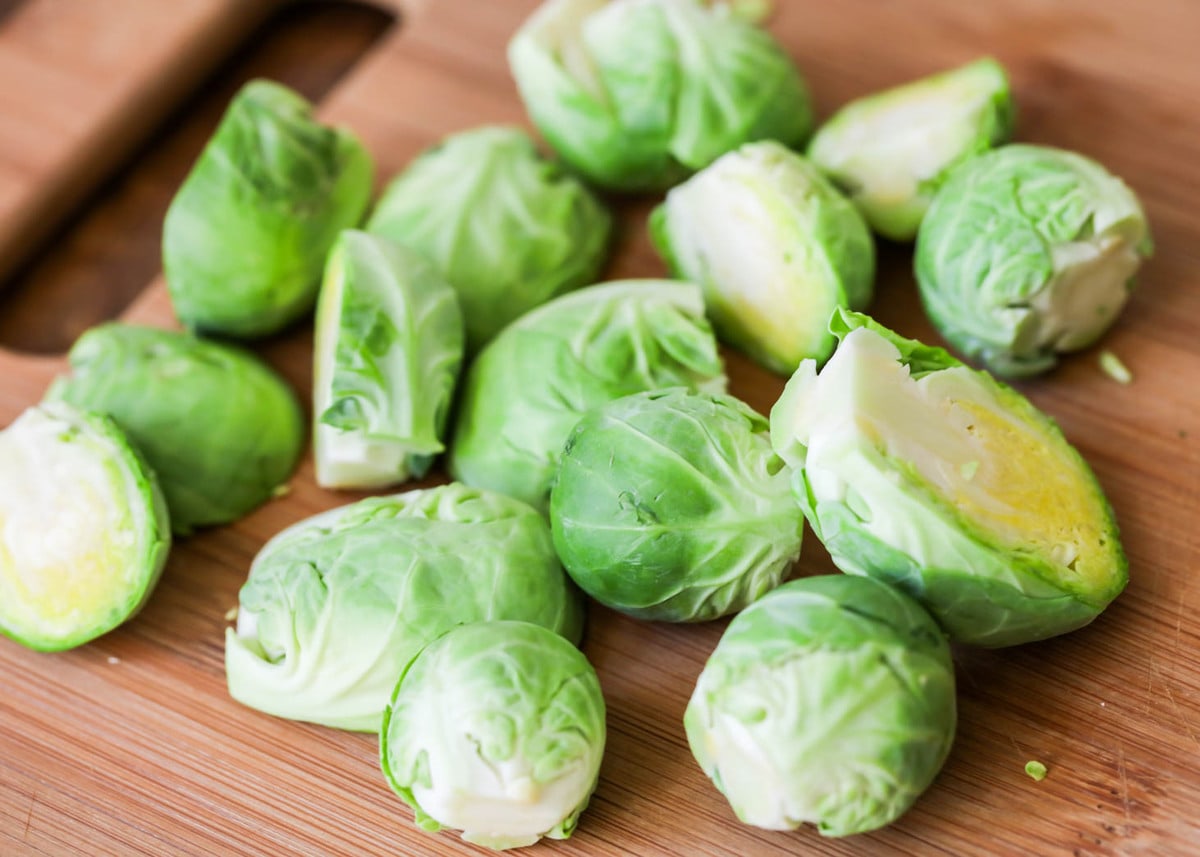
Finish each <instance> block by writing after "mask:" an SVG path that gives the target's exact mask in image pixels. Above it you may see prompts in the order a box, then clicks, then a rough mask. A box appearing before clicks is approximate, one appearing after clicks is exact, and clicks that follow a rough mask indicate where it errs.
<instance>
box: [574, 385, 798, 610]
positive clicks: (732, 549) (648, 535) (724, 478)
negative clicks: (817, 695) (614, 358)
mask: <svg viewBox="0 0 1200 857" xmlns="http://www.w3.org/2000/svg"><path fill="white" fill-rule="evenodd" d="M550 525H551V528H552V532H553V534H554V547H555V549H556V550H557V551H558V555H559V557H560V558H561V559H562V561H563V565H564V566H565V567H566V569H567V571H568V572H569V573H570V575H571V577H572V578H574V580H575V582H576V583H578V584H579V585H580V587H582V589H583V590H584V591H585V592H587V593H588V594H589V595H591V596H592V597H593V598H595V599H596V600H597V601H600V602H601V603H603V604H606V605H607V606H609V607H613V608H615V609H617V610H621V611H624V612H626V613H629V614H631V615H633V616H637V617H640V618H643V619H662V620H666V621H669V622H700V621H705V620H708V619H715V618H717V617H718V616H724V615H726V614H729V613H734V612H736V611H738V610H741V609H742V608H743V607H745V606H746V605H747V604H749V603H750V602H752V601H754V600H755V599H757V598H758V597H759V596H760V595H762V594H763V593H765V592H767V591H768V590H770V589H773V588H774V587H776V586H778V585H779V582H780V580H782V579H783V576H784V574H786V573H787V571H788V569H789V568H790V567H791V565H792V563H793V562H794V561H795V559H796V557H797V556H799V554H800V537H801V535H802V534H803V532H804V517H803V516H802V515H801V514H800V509H799V508H798V507H797V505H796V501H795V500H793V499H792V494H791V480H790V478H789V473H788V471H787V469H786V468H785V467H784V464H783V461H782V460H780V458H779V457H778V456H777V455H775V453H774V451H773V450H772V449H771V440H770V438H769V437H768V435H767V421H766V420H765V419H764V418H763V417H761V416H759V415H758V414H756V413H755V412H754V411H752V410H751V409H750V408H749V407H748V406H747V405H745V404H743V403H742V402H740V401H738V400H737V399H735V398H733V397H732V396H726V395H721V394H707V393H695V392H690V391H688V390H686V389H683V388H674V389H671V390H663V391H655V392H648V393H638V394H636V395H632V396H626V397H624V398H620V399H617V400H615V401H612V402H609V403H608V404H605V405H601V406H600V407H598V408H595V409H594V410H591V411H589V412H588V413H587V414H585V415H584V416H583V418H582V419H581V420H580V421H579V423H578V424H577V425H576V426H575V429H574V430H573V431H572V432H571V436H570V437H569V438H568V440H567V443H566V447H565V448H564V451H563V454H562V459H561V460H560V462H559V466H558V470H557V473H556V477H555V482H554V485H553V488H552V490H551V493H550Z"/></svg>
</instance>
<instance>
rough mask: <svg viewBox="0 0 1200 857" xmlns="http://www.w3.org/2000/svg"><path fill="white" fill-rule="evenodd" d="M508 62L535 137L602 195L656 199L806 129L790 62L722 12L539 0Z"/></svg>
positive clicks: (799, 85) (806, 112) (693, 5)
mask: <svg viewBox="0 0 1200 857" xmlns="http://www.w3.org/2000/svg"><path fill="white" fill-rule="evenodd" d="M508 60H509V65H510V67H511V69H512V73H513V76H514V77H515V78H516V80H517V86H518V88H519V89H520V92H521V97H522V98H523V99H524V101H525V106H526V108H527V109H528V110H529V114H530V116H531V117H532V119H533V122H534V124H535V125H537V127H538V129H539V130H540V131H541V132H542V135H543V136H545V138H546V139H547V140H549V141H550V144H551V145H552V146H554V148H555V149H556V150H557V151H558V153H559V155H561V156H562V158H563V160H565V161H566V162H567V163H568V164H570V165H571V166H572V167H574V168H575V169H576V170H578V171H579V172H580V173H582V174H583V175H584V177H586V178H587V179H588V180H589V181H591V182H594V183H595V184H597V185H600V186H602V187H606V188H612V189H615V190H623V191H654V190H663V189H665V188H668V187H670V186H671V185H673V184H675V183H676V182H678V181H680V180H682V179H684V178H686V177H687V176H688V175H689V174H690V173H692V172H694V171H695V170H698V169H701V168H703V167H705V166H707V165H708V164H710V163H712V162H713V161H714V160H716V159H717V158H718V157H720V156H721V155H723V154H724V153H725V152H729V151H732V150H733V149H736V148H737V147H738V146H740V145H741V144H742V143H746V142H749V141H751V140H766V139H773V140H779V141H780V142H781V143H783V144H785V145H788V146H800V145H802V144H803V143H804V141H805V140H806V139H807V138H808V134H809V132H810V130H811V128H812V108H811V105H810V103H809V97H808V90H807V88H806V87H805V84H804V81H803V79H802V78H801V76H800V73H799V72H798V71H797V70H796V66H795V65H794V64H793V63H792V61H791V58H790V57H788V55H787V53H786V52H785V51H784V50H783V48H782V47H781V46H780V45H779V44H778V43H777V42H776V41H775V39H774V38H773V37H772V36H771V35H770V33H768V32H767V31H765V30H762V29H759V28H758V27H756V26H754V25H753V24H751V23H749V21H747V20H745V19H744V17H742V16H739V15H735V14H732V13H731V12H730V10H729V8H728V7H727V6H725V5H724V4H714V5H709V4H707V3H703V2H700V0H613V2H608V0H548V2H546V3H544V4H543V5H542V6H541V8H539V9H538V10H537V11H536V12H535V13H534V14H533V15H532V16H531V17H530V18H529V20H528V21H526V23H525V24H524V25H523V26H522V27H521V29H520V30H518V31H517V33H516V35H515V36H514V37H513V39H512V41H511V42H510V43H509V46H508Z"/></svg>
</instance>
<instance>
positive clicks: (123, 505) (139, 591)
mask: <svg viewBox="0 0 1200 857" xmlns="http://www.w3.org/2000/svg"><path fill="white" fill-rule="evenodd" d="M39 422H40V423H45V424H57V425H59V426H60V427H61V428H59V429H58V431H57V435H56V437H55V444H56V445H63V446H65V445H73V446H75V447H77V448H78V447H81V446H84V447H86V448H87V451H88V454H89V455H94V456H95V457H96V458H97V459H98V460H99V461H101V462H102V463H103V466H104V469H105V470H106V471H107V474H106V475H107V476H108V477H109V480H110V481H109V484H108V485H86V484H76V485H75V486H74V488H75V492H74V493H77V492H106V493H107V496H105V497H99V496H98V497H97V499H96V502H104V503H105V505H106V506H107V507H108V508H109V509H121V510H123V511H124V512H125V514H124V515H123V516H122V526H121V530H120V531H119V532H117V533H106V534H105V535H107V536H108V538H109V539H110V540H112V541H114V542H115V541H117V540H118V538H119V537H121V536H127V537H128V543H127V544H126V545H124V546H123V547H122V549H121V550H120V553H119V555H114V556H111V557H109V558H108V559H109V560H110V562H112V563H114V564H120V565H121V566H122V567H123V568H124V570H125V580H124V582H123V583H124V585H123V586H122V587H121V588H120V589H119V590H114V591H112V592H109V593H107V597H106V598H105V600H104V601H103V602H102V603H96V604H87V605H83V606H82V609H81V612H80V613H79V615H77V616H76V617H75V621H74V623H73V627H72V628H71V629H70V630H69V631H62V632H58V633H46V632H44V631H40V630H39V629H37V628H35V627H31V626H29V625H28V624H27V623H26V622H25V621H24V620H22V619H21V617H20V616H19V615H17V613H18V608H19V609H20V612H25V611H26V610H27V609H28V605H25V604H23V603H22V593H21V592H19V591H17V589H16V588H15V586H12V585H11V581H10V575H11V574H12V571H11V570H10V569H9V568H8V567H7V566H8V564H9V563H10V562H11V561H12V555H11V553H10V551H9V547H8V545H6V544H4V540H3V538H2V537H3V530H2V528H0V633H3V634H5V635H6V636H8V637H11V638H12V639H14V640H16V641H17V642H18V643H21V644H22V645H25V646H28V647H29V648H31V649H36V650H38V651H43V652H57V651H63V650H65V649H71V648H74V647H76V646H81V645H83V644H84V643H87V642H88V641H90V640H93V639H95V638H96V637H99V636H100V635H102V634H105V633H107V632H109V631H111V630H112V629H114V628H116V627H117V626H118V625H120V624H122V623H123V622H125V621H127V620H129V619H130V618H131V617H133V616H134V615H136V614H137V612H138V611H139V610H141V609H142V607H143V606H144V605H145V603H146V601H147V600H148V599H149V598H150V593H151V592H153V591H154V587H155V585H156V584H157V583H158V580H159V577H160V576H161V575H162V570H163V566H164V565H165V564H166V561H167V555H168V553H169V552H170V549H171V527H170V519H169V516H168V512H167V505H166V502H165V501H164V500H163V496H162V492H161V491H160V490H159V486H158V481H157V479H156V478H155V476H154V472H153V471H152V470H151V469H150V468H149V466H148V465H147V464H146V462H145V460H144V459H143V458H142V456H141V455H140V454H139V452H138V451H137V449H136V448H135V447H134V446H133V445H132V444H131V443H130V442H129V439H128V438H127V437H126V436H125V434H124V432H122V431H121V429H120V428H119V427H118V426H117V424H116V423H114V422H113V421H112V420H111V419H109V418H108V417H106V416H104V415H103V414H97V413H90V412H86V411H81V410H78V409H76V408H75V407H74V406H72V405H70V404H67V403H65V402H48V403H44V404H42V405H38V406H35V407H32V408H29V409H28V410H26V411H25V412H24V414H23V415H22V416H21V417H19V418H18V419H17V420H16V421H14V422H13V423H12V424H11V425H10V426H8V428H6V429H5V430H4V431H3V432H0V445H2V444H3V443H4V437H5V436H6V435H7V436H8V438H9V439H11V438H12V437H13V436H15V433H17V432H25V431H31V432H32V431H38V430H39V429H38V428H36V425H37V423H39ZM41 454H42V455H44V456H45V458H46V463H47V464H49V465H51V466H50V467H48V468H46V470H45V472H44V473H43V474H41V475H42V477H43V478H44V479H45V480H47V482H48V483H49V484H43V485H40V486H38V492H37V495H40V496H44V494H43V492H45V491H54V490H60V491H61V490H64V489H65V488H70V487H71V486H70V483H71V482H78V479H79V475H78V474H77V473H75V472H74V471H68V470H66V469H64V468H63V467H59V466H55V465H56V464H57V463H58V462H59V461H60V460H62V459H61V451H60V452H59V453H56V452H55V450H54V449H43V450H42V451H41ZM2 459H3V456H2V455H0V460H2ZM3 476H4V477H5V478H4V482H5V491H12V490H20V483H17V482H16V481H14V474H12V473H7V472H6V473H4V474H3ZM64 483H66V484H64ZM37 495H35V496H30V497H28V498H26V499H27V501H28V502H27V504H26V509H28V508H30V507H34V508H36V507H37V502H38V496H37ZM45 511H47V512H51V511H52V512H54V513H55V514H56V515H59V514H66V513H67V510H66V509H64V508H56V509H53V510H51V509H47V510H45ZM45 523H46V524H47V525H48V526H52V523H51V522H45ZM78 523H79V525H80V526H81V527H82V529H81V530H80V531H78V532H74V533H71V534H70V535H71V537H72V538H74V539H75V543H74V547H75V549H76V550H84V549H86V548H89V547H91V546H92V545H93V537H94V535H95V532H94V529H95V527H94V524H93V522H91V521H87V520H81V521H79V522H78ZM59 535H62V533H61V531H59ZM47 537H49V534H47ZM79 571H80V573H83V572H84V570H82V569H80V570H79ZM61 595H62V596H63V598H64V599H66V598H70V597H72V596H73V593H69V592H64V593H61ZM39 618H40V617H39Z"/></svg>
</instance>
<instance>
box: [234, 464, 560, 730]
mask: <svg viewBox="0 0 1200 857" xmlns="http://www.w3.org/2000/svg"><path fill="white" fill-rule="evenodd" d="M239 602H240V603H239V607H238V618H237V627H236V629H234V628H230V629H228V630H227V631H226V634H225V673H226V677H227V678H228V681H229V693H230V695H231V696H232V697H233V698H234V699H236V700H238V701H239V702H241V703H243V704H244V705H248V706H250V707H251V708H256V709H258V710H260V711H264V712H266V713H268V714H273V715H275V716H277V717H287V718H290V719H293V720H307V721H310V722H313V723H322V724H325V725H326V726H334V727H338V728H341V729H353V730H357V731H361V732H375V731H378V729H379V726H380V722H381V718H382V716H383V710H384V708H385V707H386V706H387V701H388V698H389V696H390V695H391V692H392V690H393V688H394V687H395V684H396V677H397V676H399V675H400V673H401V671H402V670H403V668H404V665H405V664H407V663H408V662H409V661H410V660H412V658H413V656H414V655H416V653H417V652H418V651H419V650H420V649H421V648H422V647H423V646H424V645H426V644H427V643H429V642H430V641H432V640H433V639H435V638H436V637H438V636H440V635H441V634H443V633H445V632H446V631H448V630H450V629H451V628H453V627H454V626H455V625H462V624H466V623H469V622H478V621H483V620H485V619H520V620H524V621H528V622H535V623H537V624H539V625H544V626H545V627H547V628H549V629H550V630H552V631H554V632H556V633H559V634H562V635H563V636H564V637H565V638H567V639H568V640H570V641H571V642H573V643H574V642H577V641H578V640H579V636H580V633H581V631H582V624H583V607H582V604H581V602H580V598H579V593H578V592H577V591H576V590H575V588H574V587H573V586H572V585H571V581H570V580H569V579H568V578H567V576H566V574H565V573H564V572H563V570H562V566H561V565H559V562H558V557H556V556H555V555H554V544H553V542H552V541H551V538H550V527H549V526H548V525H547V524H546V522H545V520H544V519H543V518H542V517H541V515H539V514H538V513H537V512H536V511H534V510H533V509H531V508H530V507H529V506H527V505H525V504H524V503H521V502H519V501H517V500H513V499H511V498H509V497H504V496H502V495H500V494H494V493H491V492H489V491H478V490H475V489H472V488H467V487H465V486H463V485H458V484H450V485H442V486H439V487H437V488H429V489H425V490H417V491H409V492H406V493H403V494H395V495H392V496H390V497H370V498H367V499H365V500H360V501H359V502H357V503H352V504H350V505H348V506H343V507H341V508H337V509H333V510H331V511H329V512H325V513H322V514H319V515H315V516H314V517H312V518H309V519H307V520H304V521H301V522H300V523H298V524H294V525H293V526H291V527H289V528H288V529H286V530H284V531H283V532H281V533H279V534H278V535H277V536H275V537H274V538H273V539H271V541H269V542H267V544H266V545H265V546H264V547H263V549H262V550H261V551H260V552H259V554H258V556H257V557H255V559H254V563H253V564H252V565H251V567H250V575H249V578H248V579H247V581H246V584H245V585H244V586H243V587H242V590H241V594H240V596H239Z"/></svg>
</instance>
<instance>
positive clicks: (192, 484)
mask: <svg viewBox="0 0 1200 857" xmlns="http://www.w3.org/2000/svg"><path fill="white" fill-rule="evenodd" d="M68 359H69V361H70V366H71V370H70V372H69V373H68V374H65V375H62V376H60V377H59V378H57V379H55V381H54V383H53V384H51V385H50V389H49V390H48V391H47V392H46V398H47V400H49V401H59V400H61V401H66V402H70V403H71V404H73V405H76V406H77V407H80V408H86V409H88V410H93V411H99V412H101V413H105V414H108V415H109V416H111V417H112V418H113V419H114V420H115V421H116V423H117V424H118V425H119V426H120V427H121V428H122V430H124V432H125V433H126V434H127V435H128V436H129V438H130V440H132V441H133V442H134V443H135V444H136V445H137V447H138V449H139V451H140V452H141V453H142V454H143V455H144V456H145V457H146V460H147V461H148V462H149V463H150V466H151V467H152V468H154V472H155V473H156V474H157V476H158V480H159V484H160V485H161V486H162V490H163V494H164V495H165V496H166V498H167V505H168V506H169V507H170V509H171V526H172V528H173V529H174V531H175V533H176V534H177V535H186V534H188V533H190V532H192V530H194V529H195V528H197V527H205V526H211V525H213V524H223V523H226V522H228V521H232V520H235V519H237V518H240V517H241V516H242V515H245V514H246V513H248V512H250V511H251V510H252V509H254V508H255V507H257V506H258V505H260V504H261V503H264V502H266V501H267V500H268V499H270V497H271V495H272V494H273V493H274V491H275V490H276V489H277V488H278V487H279V486H280V485H281V484H283V483H284V482H286V481H287V479H288V477H289V475H290V474H291V472H292V470H293V469H294V468H295V466H296V461H297V459H298V458H299V457H300V452H301V449H302V447H303V441H304V423H303V417H302V415H301V412H300V404H299V402H297V401H296V396H295V394H294V393H293V392H292V390H291V388H290V387H288V385H287V383H286V382H284V380H283V379H282V378H280V377H279V376H278V375H276V374H275V372H274V371H272V370H271V369H270V368H269V367H268V366H267V365H266V364H265V363H263V362H262V361H260V360H259V359H258V358H256V357H254V356H253V355H252V354H250V353H249V352H247V351H243V350H242V349H239V348H234V347H231V346H228V345H222V344H220V343H218V342H209V341H206V340H203V339H199V338H197V337H195V336H192V335H191V334H187V333H179V332H175V331H170V330H156V329H154V328H149V327H137V326H135V325H129V324H122V323H117V322H112V323H108V324H103V325H100V326H99V327H94V328H92V329H91V330H89V331H87V332H86V333H84V334H83V336H81V337H79V339H78V340H77V341H76V342H75V345H74V346H72V348H71V352H70V354H69V355H68Z"/></svg>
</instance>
